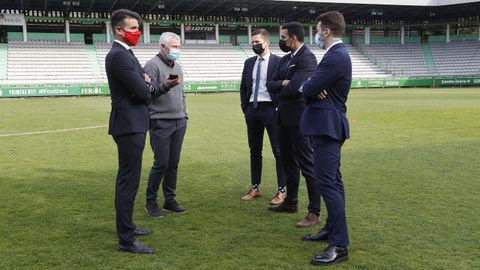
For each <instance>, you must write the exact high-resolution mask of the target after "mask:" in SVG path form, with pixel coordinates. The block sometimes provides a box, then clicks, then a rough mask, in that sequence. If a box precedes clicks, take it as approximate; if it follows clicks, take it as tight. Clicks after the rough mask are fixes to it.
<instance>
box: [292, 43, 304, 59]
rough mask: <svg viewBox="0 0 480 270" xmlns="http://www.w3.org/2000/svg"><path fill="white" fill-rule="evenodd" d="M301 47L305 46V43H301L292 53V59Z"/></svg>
mask: <svg viewBox="0 0 480 270" xmlns="http://www.w3.org/2000/svg"><path fill="white" fill-rule="evenodd" d="M303 45H305V43H302V45H300V47H298V49H297V50H296V51H295V52H294V53H292V57H294V56H295V55H296V54H297V53H298V51H299V50H300V49H301V48H302V47H303Z"/></svg>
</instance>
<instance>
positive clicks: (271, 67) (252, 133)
mask: <svg viewBox="0 0 480 270" xmlns="http://www.w3.org/2000/svg"><path fill="white" fill-rule="evenodd" d="M252 49H253V51H254V52H255V54H256V56H253V57H250V58H248V59H247V60H245V65H244V67H243V72H242V82H241V84H240V101H241V107H242V111H243V113H244V114H245V122H246V123H247V133H248V146H249V147H250V175H251V176H250V177H251V184H252V186H251V188H250V190H249V191H248V193H247V194H246V195H245V196H243V197H242V200H243V201H251V200H254V199H255V198H258V197H260V196H261V194H260V182H261V177H262V148H263V134H264V131H265V129H266V130H267V133H268V137H269V139H270V145H271V147H272V152H273V156H274V157H275V164H276V170H277V183H278V189H277V192H276V194H275V196H274V197H273V199H272V200H271V201H270V203H271V204H272V205H278V204H280V203H282V202H283V200H284V198H285V195H284V194H285V172H284V170H283V165H282V161H281V160H280V148H279V146H278V140H277V123H276V120H277V109H276V108H277V104H278V97H277V94H274V93H269V92H268V91H267V86H266V84H267V81H268V80H269V79H270V78H271V77H272V75H273V72H274V71H275V70H276V68H277V66H278V63H279V62H280V57H279V56H276V55H274V54H272V53H270V34H269V33H268V31H267V30H265V29H257V30H255V31H253V33H252Z"/></svg>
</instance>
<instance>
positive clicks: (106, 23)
mask: <svg viewBox="0 0 480 270" xmlns="http://www.w3.org/2000/svg"><path fill="white" fill-rule="evenodd" d="M111 31H112V28H111V27H110V22H105V35H106V36H107V42H108V43H110V33H111Z"/></svg>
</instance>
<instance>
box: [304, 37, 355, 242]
mask: <svg viewBox="0 0 480 270" xmlns="http://www.w3.org/2000/svg"><path fill="white" fill-rule="evenodd" d="M351 82H352V62H351V60H350V56H349V54H348V51H347V49H346V47H345V45H344V44H342V43H339V44H336V45H334V46H332V47H331V48H330V49H329V50H328V52H327V53H326V54H325V55H324V56H323V59H322V61H320V63H319V64H318V67H317V70H316V71H315V73H314V75H313V76H312V77H310V79H309V80H307V81H306V82H305V83H304V84H303V97H304V98H305V100H306V103H307V108H306V109H305V111H304V112H303V115H302V118H301V120H300V130H301V132H302V133H303V134H304V135H308V136H311V138H312V144H313V151H314V164H315V179H316V183H317V186H318V188H319V191H320V195H321V196H322V197H323V199H324V201H325V205H326V207H327V211H328V218H327V224H326V225H325V229H326V230H327V231H328V235H329V243H330V244H331V245H336V246H348V230H347V221H346V215H345V193H344V188H343V181H342V174H341V172H340V159H341V147H342V145H343V143H344V141H345V140H346V139H348V138H349V137H350V129H349V124H348V119H347V117H346V112H347V107H346V105H345V103H346V101H347V97H348V93H349V91H350V85H351ZM322 90H326V91H327V93H328V94H327V97H326V98H325V99H318V98H317V96H318V94H320V92H321V91H322Z"/></svg>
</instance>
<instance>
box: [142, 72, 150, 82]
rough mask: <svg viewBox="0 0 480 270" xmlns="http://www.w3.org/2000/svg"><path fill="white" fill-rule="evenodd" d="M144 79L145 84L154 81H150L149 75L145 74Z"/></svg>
mask: <svg viewBox="0 0 480 270" xmlns="http://www.w3.org/2000/svg"><path fill="white" fill-rule="evenodd" d="M143 79H144V80H145V82H146V83H148V84H151V83H152V79H150V76H148V74H147V73H144V74H143Z"/></svg>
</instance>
